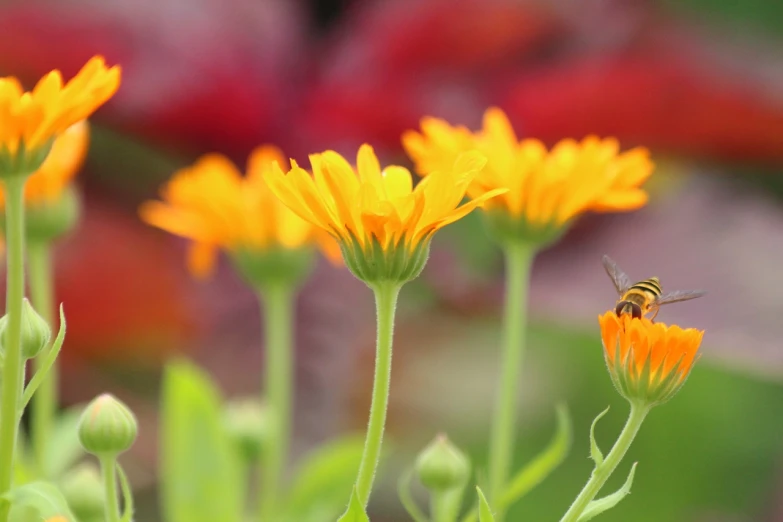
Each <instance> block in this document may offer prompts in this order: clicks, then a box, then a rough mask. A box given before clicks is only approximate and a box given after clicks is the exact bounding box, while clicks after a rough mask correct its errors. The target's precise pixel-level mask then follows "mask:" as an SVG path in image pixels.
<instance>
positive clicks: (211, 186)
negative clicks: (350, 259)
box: [140, 145, 339, 278]
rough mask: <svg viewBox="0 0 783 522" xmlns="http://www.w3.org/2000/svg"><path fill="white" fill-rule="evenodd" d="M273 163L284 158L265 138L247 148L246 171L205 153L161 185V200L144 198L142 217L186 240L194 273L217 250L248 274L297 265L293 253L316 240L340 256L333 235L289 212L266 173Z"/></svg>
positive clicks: (208, 268) (207, 266)
mask: <svg viewBox="0 0 783 522" xmlns="http://www.w3.org/2000/svg"><path fill="white" fill-rule="evenodd" d="M275 164H286V162H285V157H284V156H283V154H282V153H281V152H280V150H279V149H277V148H276V147H273V146H268V145H266V146H261V147H258V148H256V149H255V150H254V151H253V152H252V154H251V155H250V158H249V160H248V166H247V175H246V176H243V175H242V174H241V173H240V172H239V170H238V169H237V167H236V166H235V165H234V164H233V163H232V162H231V161H230V160H229V159H228V158H226V157H225V156H222V155H220V154H208V155H205V156H203V157H201V158H200V159H199V160H198V161H196V163H195V164H193V165H192V166H190V167H186V168H184V169H182V170H180V171H178V172H176V173H175V174H174V176H173V177H172V179H171V180H170V181H169V182H168V183H167V184H166V185H164V186H163V188H162V189H161V198H162V199H163V201H148V202H146V203H144V204H143V205H142V206H141V208H140V214H141V218H142V219H143V220H144V221H145V222H147V223H148V224H150V225H153V226H155V227H158V228H161V229H163V230H165V231H167V232H170V233H172V234H175V235H177V236H181V237H184V238H187V239H190V240H191V241H192V243H191V245H190V249H189V251H188V257H187V265H188V268H189V270H190V271H191V273H192V274H193V275H195V276H196V277H199V278H204V277H206V276H208V275H209V274H210V273H211V272H212V270H213V268H214V266H215V261H216V258H217V254H218V251H219V250H224V251H226V252H228V253H229V254H230V255H231V257H232V259H233V260H234V261H235V262H236V263H238V265H239V268H240V271H242V272H243V273H245V275H249V274H247V273H246V271H249V272H256V271H261V272H263V271H267V272H268V271H272V272H274V271H278V270H282V272H287V271H288V269H287V268H286V266H285V265H287V264H290V265H291V266H290V267H288V268H291V269H294V268H296V267H298V266H299V265H300V264H301V263H298V262H295V261H297V259H298V258H297V257H296V254H297V253H299V251H302V250H308V249H309V247H310V246H311V245H313V244H315V243H319V244H320V245H321V246H322V248H323V250H324V252H325V253H326V254H327V256H328V257H330V258H332V259H334V258H335V257H338V256H339V249H338V248H337V246H336V244H334V242H333V241H332V240H331V238H328V237H327V236H326V235H325V234H321V233H319V231H318V230H317V229H316V228H315V227H313V226H312V225H310V224H309V223H307V222H306V221H304V220H303V219H302V218H300V217H298V216H297V215H296V214H294V213H293V212H291V211H290V210H289V209H288V208H286V206H285V205H283V204H282V203H281V202H280V201H278V200H277V198H275V197H274V195H273V194H272V192H271V191H270V190H269V187H267V184H266V181H265V174H266V173H267V172H268V171H269V170H271V168H272V166H273V165H275ZM288 254H293V257H290V256H289V255H288ZM308 259H309V256H308ZM307 264H308V265H309V263H307ZM271 275H273V276H274V274H271ZM278 275H280V276H284V275H285V274H284V273H281V274H278ZM292 275H293V274H292Z"/></svg>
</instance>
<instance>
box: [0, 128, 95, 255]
mask: <svg viewBox="0 0 783 522" xmlns="http://www.w3.org/2000/svg"><path fill="white" fill-rule="evenodd" d="M89 134H90V132H89V126H88V124H87V122H86V121H84V120H82V121H80V122H78V123H75V124H73V125H71V126H70V127H68V129H66V130H65V132H63V133H62V134H60V135H59V136H58V137H57V139H55V140H54V144H53V145H52V149H51V151H50V152H49V155H48V156H46V159H45V160H44V162H43V163H42V164H41V166H40V167H39V168H38V170H36V171H35V173H34V174H33V175H32V176H30V177H29V178H27V181H26V183H25V186H24V202H25V209H26V219H25V229H26V232H27V236H28V238H30V239H32V240H36V239H40V240H46V241H48V240H52V239H56V238H58V237H60V236H62V235H63V234H65V233H66V232H68V231H69V230H71V229H72V228H73V226H74V225H75V224H76V221H77V218H78V217H79V197H78V195H77V193H76V191H75V190H74V188H73V186H72V183H71V181H72V180H73V178H74V176H76V173H77V172H78V171H79V169H80V168H81V166H82V163H84V158H85V156H86V155H87V146H88V142H89ZM4 206H5V190H4V189H3V187H2V186H0V209H2V208H3V207H4Z"/></svg>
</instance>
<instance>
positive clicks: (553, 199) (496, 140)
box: [402, 108, 653, 242]
mask: <svg viewBox="0 0 783 522" xmlns="http://www.w3.org/2000/svg"><path fill="white" fill-rule="evenodd" d="M402 143H403V146H404V147H405V150H406V151H407V152H408V154H409V155H410V157H411V158H412V159H413V161H414V163H415V165H416V171H417V172H418V173H419V174H422V175H427V173H428V172H430V171H432V170H440V169H442V168H443V167H444V166H445V165H448V164H449V163H450V162H453V161H454V158H455V157H456V156H457V155H458V154H460V153H461V152H463V151H466V150H471V149H476V150H478V151H480V152H481V153H482V154H484V156H486V157H487V166H486V167H485V168H484V169H483V170H482V171H481V173H480V174H479V175H478V176H476V177H475V179H474V180H473V182H472V183H471V185H470V186H469V187H468V195H469V196H470V197H474V198H475V197H478V196H480V195H481V194H484V193H486V192H488V191H491V190H495V189H498V188H504V189H507V191H506V192H505V193H504V194H503V195H502V196H500V197H497V198H494V199H492V200H491V201H489V202H488V203H487V205H486V206H485V208H486V210H487V211H489V213H490V215H491V216H492V218H493V223H494V224H495V225H496V226H495V228H496V229H498V232H500V233H501V235H502V236H503V237H511V238H513V237H515V236H519V237H521V238H523V239H532V240H533V242H539V240H540V242H547V241H551V240H552V239H553V238H555V237H557V236H558V235H559V234H560V233H561V232H562V230H563V229H564V228H565V227H566V225H567V224H568V223H569V222H570V221H572V220H573V219H575V218H577V217H578V216H579V215H581V214H583V213H585V212H588V211H592V212H625V211H629V210H635V209H638V208H640V207H642V206H644V204H645V203H646V202H647V193H646V192H645V191H644V190H643V189H641V188H640V185H641V184H642V183H643V182H644V181H645V180H646V179H647V178H648V177H649V176H650V174H651V173H652V170H653V164H652V162H651V161H650V159H649V154H648V152H647V150H646V149H643V148H635V149H632V150H629V151H627V152H622V153H621V152H620V147H619V144H618V142H617V140H615V139H614V138H606V139H599V138H597V137H595V136H589V137H587V138H585V139H583V140H582V141H581V142H577V141H575V140H572V139H565V140H562V141H560V142H559V143H557V144H556V145H555V146H554V147H553V148H552V149H551V150H549V149H547V148H546V147H545V146H544V145H543V144H542V143H541V142H540V141H538V140H535V139H524V140H521V141H520V140H519V139H518V138H517V136H516V134H515V132H514V129H513V128H512V126H511V123H510V122H509V120H508V118H507V117H506V115H505V113H503V111H502V110H500V109H498V108H490V109H488V110H487V111H486V112H485V113H484V121H483V127H482V129H481V130H480V131H477V132H470V131H469V130H468V129H466V128H465V127H462V126H456V127H453V126H451V125H449V124H448V123H447V122H445V121H443V120H440V119H436V118H430V117H427V118H424V119H423V120H422V122H421V131H420V132H416V131H408V132H406V133H404V134H403V137H402Z"/></svg>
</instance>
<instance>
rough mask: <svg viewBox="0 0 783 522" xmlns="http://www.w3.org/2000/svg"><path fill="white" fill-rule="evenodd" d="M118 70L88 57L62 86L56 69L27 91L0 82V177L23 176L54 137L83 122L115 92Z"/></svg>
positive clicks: (14, 83) (11, 79)
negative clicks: (76, 72) (87, 60)
mask: <svg viewBox="0 0 783 522" xmlns="http://www.w3.org/2000/svg"><path fill="white" fill-rule="evenodd" d="M119 85H120V68H119V66H116V65H115V66H114V67H111V68H107V67H106V65H105V63H104V60H103V58H102V57H100V56H96V57H93V58H92V59H91V60H90V61H89V62H87V64H86V65H85V66H84V67H82V69H81V71H79V73H78V74H77V75H76V76H75V77H74V78H73V79H71V80H70V81H69V82H68V83H67V84H65V85H63V79H62V75H61V74H60V71H57V70H54V71H52V72H50V73H48V74H47V75H46V76H44V77H43V78H42V79H41V80H40V81H39V82H38V83H37V84H36V86H35V88H34V89H33V90H32V91H30V92H25V91H24V90H23V89H22V86H21V84H20V83H19V81H18V80H17V79H16V78H14V77H6V78H0V175H5V176H8V175H12V174H20V175H28V174H30V173H32V172H33V171H35V170H36V169H37V168H38V166H39V165H40V164H41V162H42V161H43V160H44V158H45V157H46V154H47V153H48V151H49V147H50V145H51V142H52V140H53V139H54V138H56V137H57V136H58V135H59V134H61V133H62V132H64V131H65V130H66V129H67V128H68V127H70V126H71V125H73V124H74V123H77V122H79V121H82V120H84V119H87V118H88V117H89V116H90V115H91V114H92V113H93V112H94V111H95V110H96V109H97V108H98V107H100V106H101V105H103V103H105V102H106V101H107V100H108V99H109V98H111V97H112V96H113V95H114V93H115V92H116V91H117V89H118V88H119Z"/></svg>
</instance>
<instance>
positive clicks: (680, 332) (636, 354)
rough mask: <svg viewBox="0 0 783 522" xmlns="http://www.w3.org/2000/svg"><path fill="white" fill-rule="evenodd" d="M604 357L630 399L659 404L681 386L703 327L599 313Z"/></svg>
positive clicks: (623, 392)
mask: <svg viewBox="0 0 783 522" xmlns="http://www.w3.org/2000/svg"><path fill="white" fill-rule="evenodd" d="M598 322H599V324H600V325H601V339H602V341H603V345H604V358H605V359H606V365H607V367H608V369H609V374H610V375H611V377H612V381H613V382H614V385H615V387H616V388H617V390H618V391H619V392H620V393H621V394H622V395H623V396H624V397H625V398H626V399H628V400H629V401H643V402H646V403H648V404H658V403H662V402H665V401H667V400H668V399H670V398H671V397H672V396H674V394H675V393H677V391H678V390H679V389H680V387H681V386H682V385H683V383H684V382H685V379H686V378H687V377H688V375H689V374H690V371H691V368H692V367H693V364H694V362H695V360H696V358H697V352H698V350H699V346H700V345H701V340H702V337H703V336H704V331H702V330H696V329H694V328H680V327H679V326H676V325H672V326H667V325H665V324H662V323H653V322H652V321H650V320H649V319H647V318H641V319H634V318H632V317H630V316H629V315H627V314H622V315H621V316H619V317H618V316H617V315H616V314H615V313H614V312H612V311H609V312H606V313H605V314H604V315H602V316H599V317H598Z"/></svg>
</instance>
